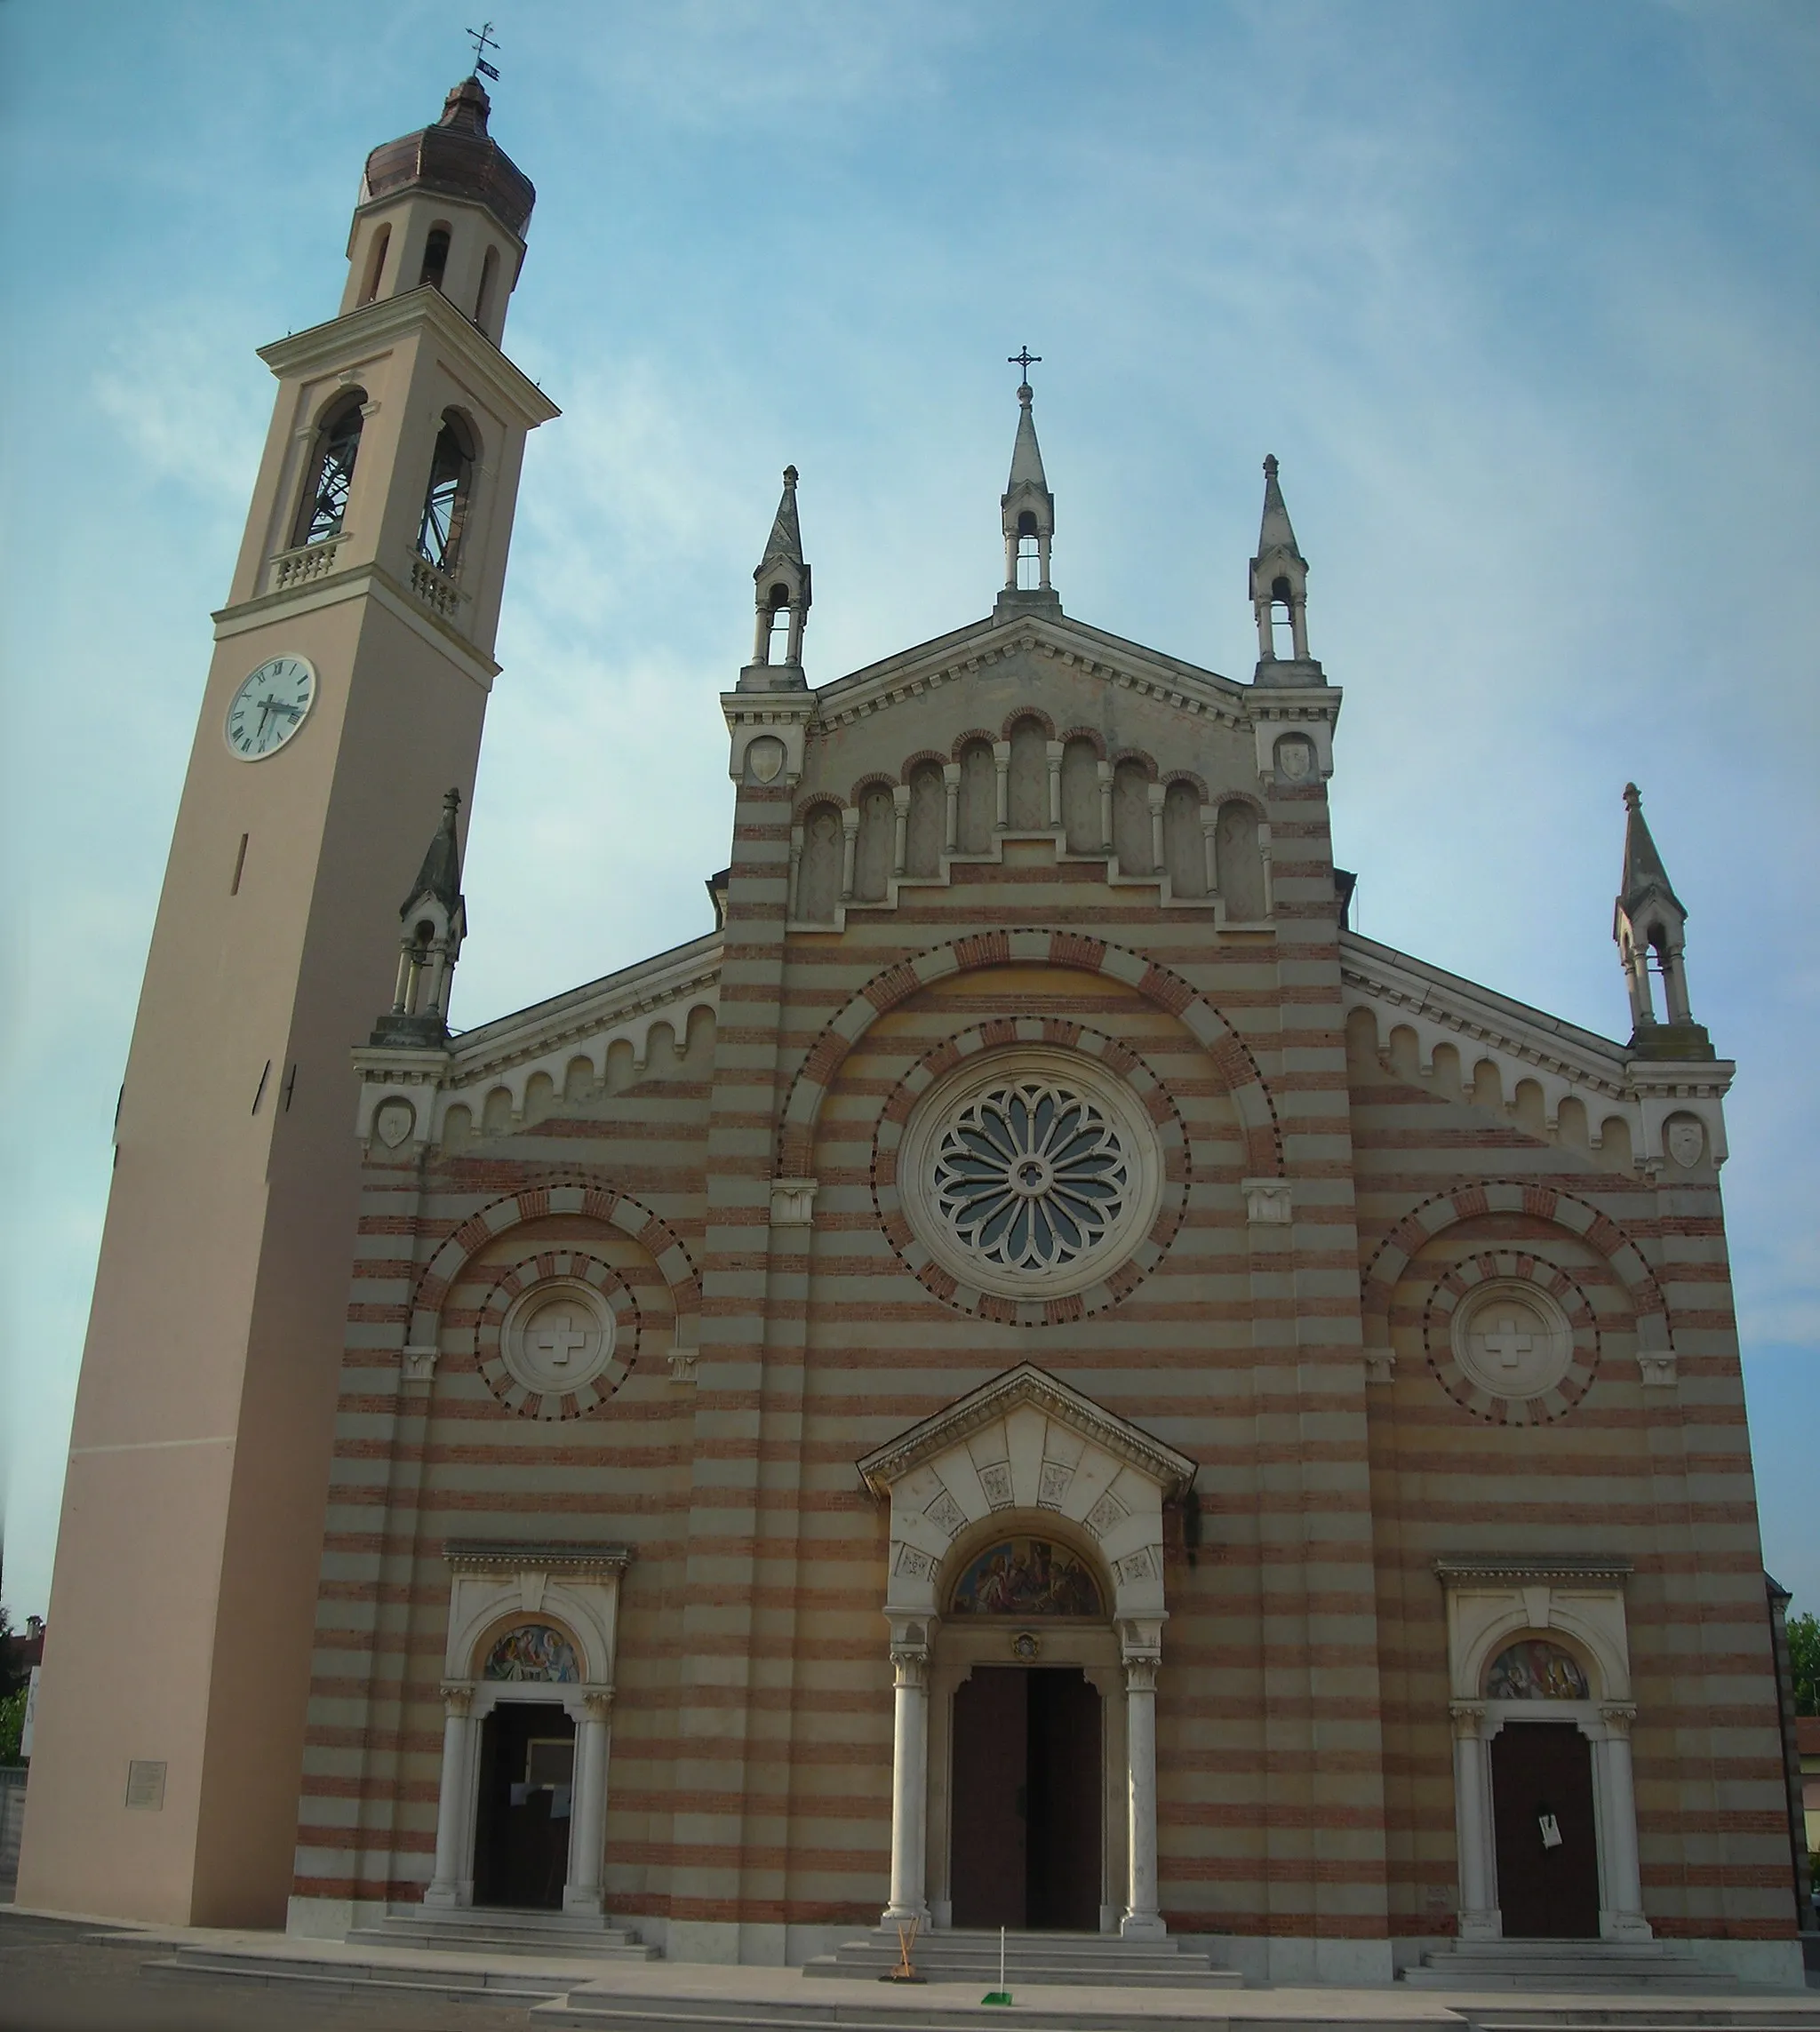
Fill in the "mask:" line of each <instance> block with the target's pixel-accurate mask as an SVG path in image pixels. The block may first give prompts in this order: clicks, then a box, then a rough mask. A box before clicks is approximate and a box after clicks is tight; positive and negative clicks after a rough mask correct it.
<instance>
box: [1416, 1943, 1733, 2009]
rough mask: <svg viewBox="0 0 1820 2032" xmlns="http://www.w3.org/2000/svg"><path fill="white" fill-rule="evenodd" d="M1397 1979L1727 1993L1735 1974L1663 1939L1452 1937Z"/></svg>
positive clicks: (1441, 1984)
mask: <svg viewBox="0 0 1820 2032" xmlns="http://www.w3.org/2000/svg"><path fill="white" fill-rule="evenodd" d="M1399 1980H1401V1981H1402V1982H1404V1983H1406V1984H1407V1985H1408V1986H1409V1988H1411V1989H1554V1990H1569V1991H1572V1992H1573V1993H1574V1994H1575V1995H1576V1996H1585V1995H1589V1994H1590V1995H1599V1994H1600V1993H1602V1992H1605V1991H1608V1990H1613V1991H1616V1990H1624V1991H1632V1992H1635V1991H1649V1992H1672V1991H1676V1990H1680V1991H1687V1992H1693V1991H1698V1992H1699V1993H1701V1994H1702V1995H1704V1996H1714V1995H1722V1994H1724V1993H1726V1992H1728V1991H1734V1990H1736V1988H1737V1987H1738V1980H1737V1978H1736V1976H1735V1975H1731V1974H1729V1973H1728V1972H1726V1971H1724V1970H1721V1969H1714V1968H1712V1967H1709V1966H1708V1965H1707V1964H1705V1963H1704V1962H1702V1961H1701V1960H1700V1959H1699V1958H1698V1956H1695V1955H1690V1954H1688V1952H1687V1951H1686V1950H1685V1949H1684V1948H1672V1947H1669V1946H1668V1945H1666V1944H1665V1943H1664V1942H1663V1941H1661V1940H1454V1941H1450V1942H1449V1944H1448V1945H1447V1946H1446V1947H1444V1948H1430V1949H1429V1950H1428V1952H1427V1953H1426V1954H1425V1955H1424V1956H1423V1957H1422V1963H1421V1966H1420V1967H1418V1968H1409V1969H1404V1970H1403V1971H1402V1972H1401V1976H1400V1978H1399Z"/></svg>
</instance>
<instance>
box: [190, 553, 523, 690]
mask: <svg viewBox="0 0 1820 2032" xmlns="http://www.w3.org/2000/svg"><path fill="white" fill-rule="evenodd" d="M362 598H371V600H372V601H373V602H375V603H376V604H377V605H379V606H380V607H383V608H385V609H386V610H387V612H388V613H391V614H393V615H395V617H396V618H398V619H399V620H401V621H403V623H404V625H405V626H407V627H408V628H411V629H412V630H413V631H414V632H415V633H416V634H419V635H421V636H422V637H423V638H424V640H425V641H427V642H430V643H433V644H434V645H435V647H436V648H437V649H440V650H441V651H442V652H443V655H444V656H446V657H448V658H449V660H450V661H451V663H453V664H454V665H456V666H457V668H458V669H459V670H460V671H461V672H462V673H463V674H464V675H465V676H467V677H469V678H472V679H473V681H475V683H476V684H477V685H479V687H480V688H481V689H482V690H483V691H491V689H492V681H493V679H494V678H496V677H497V676H498V675H499V672H500V669H501V668H502V666H501V665H499V664H497V663H495V662H494V661H493V659H492V657H490V656H489V655H487V653H486V652H485V650H483V649H476V648H475V645H474V644H473V643H472V642H471V641H468V640H467V637H466V636H465V635H461V634H457V633H456V632H455V630H454V629H453V628H451V626H449V625H448V623H447V622H446V621H444V620H443V618H442V617H441V616H440V615H437V614H435V613H432V612H431V611H430V610H429V609H428V608H427V607H426V606H425V605H424V603H423V602H422V601H421V600H419V599H416V598H414V597H413V596H412V595H411V594H409V593H407V592H406V591H405V589H404V588H403V586H401V585H399V583H398V581H397V580H396V579H395V578H393V576H392V575H391V573H390V572H389V571H387V570H386V568H385V567H384V566H383V565H382V564H379V563H376V562H373V561H372V560H371V559H369V560H368V561H367V562H365V563H363V564H357V565H355V566H353V567H352V568H350V569H349V570H347V571H345V572H342V571H333V572H330V573H329V574H328V575H327V576H326V577H324V578H317V579H313V580H312V581H311V582H310V583H309V584H308V585H307V586H295V587H289V588H286V589H285V590H283V591H281V592H275V593H261V594H257V595H256V596H255V597H254V598H252V599H251V600H243V601H241V602H239V604H238V605H236V606H233V607H220V608H218V609H217V610H215V612H214V614H213V615H212V617H211V618H212V620H213V621H214V624H215V640H216V641H226V640H227V639H228V636H230V635H238V634H244V633H245V632H246V631H247V630H248V629H249V628H257V627H260V626H264V625H265V624H266V623H267V622H268V621H271V620H274V619H276V618H279V617H280V616H283V617H285V618H289V617H291V616H293V615H297V614H308V613H312V612H314V611H315V610H316V609H318V608H321V607H333V606H337V605H339V603H340V602H342V601H344V600H358V599H362Z"/></svg>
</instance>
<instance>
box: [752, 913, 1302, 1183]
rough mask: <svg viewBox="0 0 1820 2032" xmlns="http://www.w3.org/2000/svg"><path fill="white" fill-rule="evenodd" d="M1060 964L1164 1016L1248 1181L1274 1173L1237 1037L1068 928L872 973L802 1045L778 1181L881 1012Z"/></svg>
mask: <svg viewBox="0 0 1820 2032" xmlns="http://www.w3.org/2000/svg"><path fill="white" fill-rule="evenodd" d="M1032 964H1035V965H1037V966H1049V967H1066V968H1073V969H1074V971H1075V972H1077V973H1083V974H1105V975H1107V976H1109V977H1110V978H1112V979H1113V980H1115V981H1122V982H1124V983H1125V984H1126V985H1127V986H1128V987H1133V988H1136V989H1137V991H1138V993H1139V994H1141V995H1142V996H1144V997H1145V1000H1148V1001H1151V1002H1153V1003H1154V1004H1155V1005H1156V1007H1157V1008H1161V1009H1164V1010H1167V1011H1168V1013H1169V1015H1170V1016H1174V1017H1175V1018H1176V1019H1177V1021H1178V1022H1179V1023H1180V1024H1182V1025H1183V1027H1184V1028H1185V1030H1186V1031H1187V1032H1188V1033H1189V1035H1190V1036H1192V1037H1193V1039H1194V1040H1196V1042H1198V1043H1199V1044H1200V1046H1201V1048H1202V1049H1203V1050H1204V1051H1205V1052H1206V1053H1207V1055H1208V1056H1209V1058H1211V1059H1212V1060H1213V1062H1214V1064H1216V1065H1217V1066H1218V1068H1219V1070H1220V1072H1221V1074H1222V1076H1223V1077H1224V1078H1225V1083H1226V1090H1227V1092H1228V1093H1229V1094H1230V1096H1232V1101H1233V1107H1234V1108H1235V1109H1236V1110H1237V1111H1238V1116H1239V1122H1240V1126H1241V1128H1242V1130H1243V1132H1244V1136H1245V1160H1246V1163H1247V1164H1248V1165H1249V1167H1250V1172H1251V1175H1252V1176H1253V1177H1256V1178H1281V1176H1282V1175H1283V1156H1282V1137H1281V1132H1280V1131H1279V1129H1278V1127H1277V1120H1276V1110H1275V1109H1274V1107H1273V1105H1272V1104H1271V1098H1270V1094H1269V1090H1268V1089H1267V1088H1265V1084H1264V1076H1263V1074H1262V1073H1260V1072H1258V1070H1257V1061H1256V1060H1255V1059H1254V1058H1253V1057H1252V1056H1251V1054H1250V1052H1249V1049H1248V1048H1246V1046H1245V1044H1244V1042H1243V1040H1241V1038H1240V1037H1239V1035H1238V1033H1237V1032H1235V1031H1234V1030H1233V1027H1232V1025H1231V1024H1229V1023H1227V1021H1226V1019H1225V1017H1224V1016H1222V1015H1221V1014H1220V1013H1219V1011H1218V1010H1217V1008H1214V1006H1213V1004H1212V1003H1211V1002H1209V1000H1207V998H1206V997H1205V996H1204V995H1202V994H1201V993H1200V992H1199V991H1198V990H1197V989H1195V988H1194V987H1193V985H1192V984H1190V983H1189V982H1187V981H1185V980H1184V979H1183V978H1182V976H1180V975H1179V974H1177V973H1173V972H1171V971H1170V969H1169V968H1167V967H1159V966H1158V965H1156V963H1155V962H1154V961H1153V960H1146V959H1145V957H1144V955H1143V954H1142V953H1141V952H1132V951H1131V950H1130V947H1128V946H1124V945H1109V944H1107V943H1106V941H1105V940H1104V939H1102V938H1092V937H1090V936H1087V935H1086V934H1085V933H1083V932H1078V931H1047V930H1044V929H1042V928H1040V927H1034V926H1033V927H1026V928H1019V929H1018V930H1015V931H985V932H980V933H978V934H976V935H975V936H972V937H970V938H957V939H955V940H954V943H953V944H951V945H932V946H930V948H929V950H928V951H927V952H919V953H918V954H917V955H916V956H915V958H914V959H912V960H898V961H896V962H894V963H893V964H892V965H891V966H889V967H886V968H882V969H881V970H880V971H879V972H878V973H876V974H874V976H873V977H872V978H871V980H869V981H868V982H867V983H866V985H865V986H864V987H863V988H862V989H861V990H860V991H859V992H858V994H857V995H855V996H854V997H853V999H852V1000H851V1001H850V1002H849V1003H848V1004H847V1006H846V1007H845V1008H843V1009H842V1011H841V1012H840V1014H839V1015H838V1016H835V1017H834V1019H833V1021H832V1022H830V1023H829V1024H826V1026H825V1027H824V1029H823V1030H822V1032H821V1033H820V1035H819V1036H818V1038H817V1039H816V1040H815V1042H814V1043H813V1044H812V1045H811V1046H810V1048H809V1055H808V1056H807V1057H806V1058H805V1059H804V1060H803V1062H802V1067H801V1069H800V1070H799V1071H798V1072H797V1074H796V1077H795V1079H794V1081H793V1082H792V1083H791V1087H790V1093H789V1097H788V1098H787V1099H786V1101H785V1103H784V1113H783V1120H782V1124H781V1127H780V1128H779V1131H778V1176H779V1177H780V1178H802V1177H806V1176H807V1175H808V1172H809V1159H810V1151H811V1150H812V1149H813V1148H814V1145H815V1125H816V1122H817V1120H818V1117H819V1116H820V1113H821V1104H822V1102H823V1100H824V1098H825V1097H826V1094H827V1090H828V1088H829V1087H830V1086H832V1085H833V1083H834V1075H835V1073H836V1072H839V1070H840V1068H841V1065H842V1062H843V1061H844V1059H845V1058H846V1056H847V1054H848V1053H849V1052H850V1050H852V1048H853V1047H854V1046H855V1045H856V1044H857V1043H858V1041H859V1040H860V1039H861V1038H862V1037H864V1036H865V1035H866V1032H867V1031H869V1030H870V1029H871V1028H872V1026H873V1024H875V1023H876V1022H877V1021H878V1019H879V1018H880V1016H883V1015H884V1014H885V1012H886V1011H887V1010H888V1009H894V1008H897V1007H898V1004H899V1003H900V1002H904V1001H907V1000H909V998H910V997H911V996H912V995H914V994H916V993H918V992H920V991H921V990H922V989H923V988H926V987H929V986H930V985H931V984H933V983H935V982H937V981H945V980H946V979H948V978H949V977H950V976H953V975H955V974H967V973H971V972H974V971H975V970H977V969H978V968H985V967H1015V966H1029V965H1032Z"/></svg>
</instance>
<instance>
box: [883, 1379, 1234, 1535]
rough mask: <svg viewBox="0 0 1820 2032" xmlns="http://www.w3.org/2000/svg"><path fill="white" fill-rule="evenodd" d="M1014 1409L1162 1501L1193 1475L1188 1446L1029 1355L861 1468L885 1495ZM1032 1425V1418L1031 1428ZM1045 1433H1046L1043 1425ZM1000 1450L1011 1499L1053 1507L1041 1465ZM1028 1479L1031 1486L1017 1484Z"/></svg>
mask: <svg viewBox="0 0 1820 2032" xmlns="http://www.w3.org/2000/svg"><path fill="white" fill-rule="evenodd" d="M1019 1411H1027V1412H1031V1413H1034V1414H1037V1417H1038V1418H1040V1419H1041V1420H1042V1422H1044V1423H1045V1424H1054V1425H1055V1426H1057V1427H1058V1428H1059V1429H1060V1430H1062V1431H1064V1432H1068V1433H1072V1434H1073V1435H1074V1437H1075V1438H1078V1439H1080V1440H1081V1441H1082V1442H1083V1443H1086V1442H1090V1443H1091V1444H1092V1445H1093V1446H1097V1447H1098V1448H1099V1449H1100V1450H1101V1451H1102V1452H1103V1453H1105V1454H1106V1455H1107V1456H1108V1457H1109V1458H1110V1459H1112V1460H1114V1461H1117V1462H1121V1463H1122V1464H1123V1465H1125V1466H1128V1467H1130V1468H1134V1469H1135V1470H1137V1471H1138V1473H1139V1474H1142V1475H1145V1476H1147V1477H1148V1478H1149V1479H1150V1480H1151V1481H1153V1482H1154V1483H1155V1484H1156V1486H1157V1487H1158V1489H1159V1490H1160V1491H1161V1495H1162V1498H1163V1499H1164V1500H1165V1501H1167V1500H1168V1498H1169V1497H1170V1496H1173V1495H1177V1494H1180V1492H1181V1491H1182V1490H1183V1489H1185V1487H1186V1486H1188V1484H1189V1483H1190V1482H1191V1481H1193V1478H1194V1462H1193V1461H1191V1460H1189V1459H1188V1457H1187V1455H1186V1454H1178V1453H1177V1451H1176V1450H1175V1448H1174V1447H1173V1446H1165V1445H1164V1444H1163V1442H1162V1441H1161V1439H1157V1438H1153V1437H1152V1436H1151V1434H1149V1433H1148V1432H1145V1430H1143V1429H1142V1427H1140V1426H1137V1425H1133V1424H1132V1423H1131V1422H1130V1421H1129V1420H1128V1419H1124V1418H1121V1417H1120V1416H1119V1414H1117V1413H1116V1412H1114V1411H1108V1410H1107V1409H1106V1406H1104V1405H1099V1404H1096V1403H1095V1402H1094V1401H1093V1399H1092V1398H1090V1397H1084V1396H1082V1393H1081V1392H1080V1391H1078V1390H1072V1389H1070V1388H1069V1386H1068V1385H1067V1384H1066V1383H1062V1382H1060V1381H1059V1380H1058V1378H1057V1377H1055V1376H1052V1375H1050V1373H1049V1372H1048V1370H1047V1369H1040V1368H1038V1367H1036V1366H1035V1364H1034V1363H1033V1362H1024V1363H1021V1364H1020V1365H1019V1366H1018V1367H1017V1368H1014V1369H1007V1370H1006V1371H1005V1373H1004V1375H1000V1376H994V1378H993V1380H992V1381H991V1382H990V1383H986V1384H985V1385H983V1386H982V1387H981V1388H980V1389H978V1390H976V1391H972V1392H971V1393H970V1395H968V1396H966V1397H962V1398H956V1399H955V1401H954V1403H953V1404H951V1405H949V1406H947V1407H946V1410H943V1411H938V1412H937V1413H936V1414H935V1416H934V1417H933V1418H925V1419H924V1420H923V1422H922V1424H920V1425H913V1426H912V1427H911V1428H910V1430H908V1431H907V1432H904V1433H900V1434H899V1435H898V1438H895V1439H893V1440H891V1441H890V1442H889V1443H888V1444H887V1445H885V1446H881V1447H879V1448H878V1449H877V1450H876V1451H875V1452H874V1453H870V1454H867V1455H866V1458H865V1459H864V1460H863V1461H861V1462H859V1472H860V1474H861V1475H862V1476H863V1477H864V1478H865V1480H866V1486H867V1488H869V1489H870V1490H871V1491H872V1493H873V1494H874V1495H878V1496H884V1495H889V1494H890V1491H891V1488H892V1486H893V1485H894V1484H895V1483H897V1482H898V1481H900V1480H901V1479H902V1478H904V1477H905V1476H906V1475H907V1474H909V1473H910V1472H911V1471H912V1470H914V1469H917V1468H920V1467H922V1466H924V1465H925V1464H927V1463H928V1462H931V1461H934V1460H937V1459H938V1458H939V1457H940V1456H941V1455H943V1454H947V1453H950V1452H952V1451H953V1449H954V1447H956V1446H963V1445H965V1444H966V1443H967V1442H968V1441H969V1440H970V1439H972V1438H976V1437H977V1436H978V1434H980V1433H982V1432H985V1431H986V1430H988V1429H989V1428H991V1427H994V1426H997V1425H1001V1424H1002V1423H1004V1422H1005V1421H1006V1420H1007V1419H1009V1418H1010V1416H1011V1415H1012V1414H1014V1413H1016V1412H1019ZM1034 1430H1035V1425H1034V1421H1033V1423H1032V1431H1033V1434H1034ZM1043 1436H1044V1437H1047V1435H1046V1433H1045V1434H1044V1435H1043ZM1004 1457H1005V1460H1006V1463H1007V1466H1008V1468H1009V1469H1010V1474H1011V1483H1010V1486H1011V1489H1012V1499H1013V1501H1014V1502H1020V1503H1022V1504H1023V1505H1025V1506H1026V1507H1028V1508H1030V1509H1033V1510H1034V1509H1037V1508H1045V1509H1047V1508H1053V1507H1055V1506H1054V1505H1053V1504H1051V1503H1048V1502H1044V1500H1043V1493H1042V1477H1041V1474H1040V1473H1038V1474H1036V1475H1034V1476H1031V1475H1027V1474H1024V1473H1022V1472H1020V1470H1024V1469H1026V1468H1027V1467H1028V1465H1029V1463H1028V1462H1021V1461H1020V1462H1012V1461H1011V1459H1010V1454H1006V1455H1005V1456H1004ZM1035 1458H1036V1462H1037V1464H1038V1466H1039V1467H1040V1465H1041V1462H1042V1460H1044V1459H1046V1458H1050V1456H1049V1455H1047V1454H1041V1453H1040V1454H1037V1455H1036V1457H1035ZM1026 1480H1027V1481H1028V1484H1029V1486H1028V1487H1027V1488H1024V1487H1021V1486H1020V1485H1021V1483H1022V1482H1024V1481H1026ZM1001 1507H1003V1506H1001Z"/></svg>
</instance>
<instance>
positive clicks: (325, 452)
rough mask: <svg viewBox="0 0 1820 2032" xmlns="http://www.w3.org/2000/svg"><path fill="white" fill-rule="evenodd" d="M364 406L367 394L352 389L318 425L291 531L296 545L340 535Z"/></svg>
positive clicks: (357, 448)
mask: <svg viewBox="0 0 1820 2032" xmlns="http://www.w3.org/2000/svg"><path fill="white" fill-rule="evenodd" d="M365 406H366V393H365V391H364V390H363V389H361V388H350V389H349V390H348V392H347V394H345V395H344V396H343V397H342V398H341V400H340V401H339V402H337V403H336V404H335V405H334V406H333V407H332V408H331V410H329V411H328V413H327V414H326V415H325V416H324V417H323V420H322V422H321V423H320V424H319V425H318V426H316V436H315V444H314V445H313V446H312V448H311V450H310V460H309V468H308V471H307V473H306V474H305V476H304V488H303V498H302V499H301V500H300V501H299V504H298V510H297V524H296V527H295V529H294V530H292V531H291V542H292V543H293V544H295V545H303V544H309V543H324V542H326V541H327V540H328V538H331V537H336V536H339V535H340V533H341V524H342V522H343V520H344V519H345V517H346V515H347V494H348V490H349V489H350V488H351V487H352V486H353V484H354V462H355V459H356V458H358V457H359V455H360V432H361V426H362V424H363V422H364V420H365V418H364V417H363V414H362V411H363V410H364V408H365Z"/></svg>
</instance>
